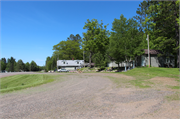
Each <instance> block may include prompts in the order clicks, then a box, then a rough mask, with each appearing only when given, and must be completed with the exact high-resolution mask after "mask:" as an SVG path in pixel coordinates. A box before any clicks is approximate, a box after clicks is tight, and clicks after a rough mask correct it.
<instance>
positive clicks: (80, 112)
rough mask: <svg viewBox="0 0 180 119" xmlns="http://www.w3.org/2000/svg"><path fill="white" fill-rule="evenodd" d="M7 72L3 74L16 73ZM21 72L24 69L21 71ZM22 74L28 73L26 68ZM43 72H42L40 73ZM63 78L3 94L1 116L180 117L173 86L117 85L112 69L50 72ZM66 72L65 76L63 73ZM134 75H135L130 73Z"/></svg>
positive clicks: (73, 118) (13, 118)
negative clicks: (107, 71) (169, 96)
mask: <svg viewBox="0 0 180 119" xmlns="http://www.w3.org/2000/svg"><path fill="white" fill-rule="evenodd" d="M31 73H33V72H31ZM16 74H17V73H14V74H13V73H11V74H10V73H6V74H5V73H4V74H3V75H1V77H5V76H9V75H16ZM18 74H22V73H18ZM23 74H28V72H24V73H23ZM41 74H42V73H41ZM48 74H52V75H55V74H56V75H60V77H59V78H63V79H64V81H58V80H56V81H54V82H51V83H49V84H43V85H41V86H37V87H32V88H28V89H24V90H21V91H16V92H11V93H7V94H1V96H0V118H1V119H21V118H22V119H53V118H54V119H59V118H63V119H109V118H114V119H120V118H121V119H132V118H133V119H139V118H140V119H142V118H144V119H152V118H153V119H179V118H180V108H179V107H180V103H179V100H178V101H167V100H166V99H165V96H168V95H172V94H174V91H171V90H156V89H154V88H148V89H139V88H135V87H133V86H131V87H120V88H116V85H115V84H114V83H113V82H112V81H111V80H110V79H108V77H106V76H112V77H119V78H122V77H126V76H124V75H121V74H113V73H109V74H107V73H81V74H76V73H48ZM62 75H63V76H62ZM129 78H130V79H133V77H129Z"/></svg>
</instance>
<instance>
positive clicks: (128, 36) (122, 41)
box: [108, 15, 143, 67]
mask: <svg viewBox="0 0 180 119" xmlns="http://www.w3.org/2000/svg"><path fill="white" fill-rule="evenodd" d="M141 38H142V37H141V35H140V32H139V31H138V23H137V22H136V21H135V20H134V19H132V18H131V19H128V20H127V19H126V18H125V17H124V16H123V15H121V16H120V19H114V21H113V26H112V32H111V37H110V45H109V49H108V54H109V56H110V59H111V60H114V61H116V63H117V64H118V67H119V62H123V61H128V62H130V61H132V60H134V59H136V57H137V56H139V55H141V54H142V53H143V51H142V49H143V47H142V46H143V45H142V44H143V42H142V39H141Z"/></svg>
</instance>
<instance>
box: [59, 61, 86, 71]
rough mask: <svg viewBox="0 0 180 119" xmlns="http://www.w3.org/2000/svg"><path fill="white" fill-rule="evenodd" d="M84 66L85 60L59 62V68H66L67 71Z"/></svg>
mask: <svg viewBox="0 0 180 119" xmlns="http://www.w3.org/2000/svg"><path fill="white" fill-rule="evenodd" d="M83 66H84V60H58V61H57V67H58V69H59V67H61V68H65V69H67V70H76V69H79V68H82V67H83Z"/></svg>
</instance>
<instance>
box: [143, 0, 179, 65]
mask: <svg viewBox="0 0 180 119" xmlns="http://www.w3.org/2000/svg"><path fill="white" fill-rule="evenodd" d="M148 4H149V8H148V12H147V14H148V16H147V18H146V21H145V23H146V22H149V23H151V24H149V27H150V29H151V30H152V31H153V33H154V38H153V39H152V40H153V43H154V44H155V48H157V49H158V50H161V51H163V52H164V54H165V56H166V57H169V56H170V55H176V56H177V57H176V63H177V64H178V63H179V48H180V47H179V24H178V23H179V1H149V2H148Z"/></svg>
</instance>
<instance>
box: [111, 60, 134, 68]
mask: <svg viewBox="0 0 180 119" xmlns="http://www.w3.org/2000/svg"><path fill="white" fill-rule="evenodd" d="M125 65H126V66H132V64H131V63H125V62H122V63H119V66H120V67H125ZM108 67H118V64H116V63H115V61H112V62H110V63H108Z"/></svg>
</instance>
